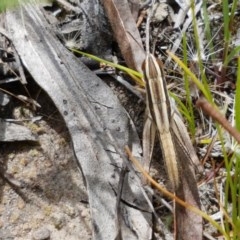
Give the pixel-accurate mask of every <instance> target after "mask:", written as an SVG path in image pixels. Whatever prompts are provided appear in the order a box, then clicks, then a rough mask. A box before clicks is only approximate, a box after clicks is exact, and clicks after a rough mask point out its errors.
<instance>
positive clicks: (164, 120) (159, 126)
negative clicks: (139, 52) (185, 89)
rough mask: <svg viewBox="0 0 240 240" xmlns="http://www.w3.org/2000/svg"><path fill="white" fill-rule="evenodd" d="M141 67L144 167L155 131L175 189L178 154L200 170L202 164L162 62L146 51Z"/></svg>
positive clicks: (176, 185)
mask: <svg viewBox="0 0 240 240" xmlns="http://www.w3.org/2000/svg"><path fill="white" fill-rule="evenodd" d="M143 71H144V79H145V83H146V96H147V97H146V113H147V119H146V120H145V125H144V129H143V158H144V167H145V169H146V170H148V168H149V163H150V159H151V157H152V152H153V147H154V141H155V135H156V132H157V133H158V136H159V142H160V147H161V150H162V156H163V159H164V162H165V166H166V170H167V174H168V177H169V180H170V183H171V186H172V188H173V189H174V190H177V188H178V187H179V184H180V178H181V177H180V176H181V174H180V169H181V164H180V161H179V158H187V159H190V160H191V162H192V163H193V165H194V166H195V167H197V170H198V171H200V172H201V171H202V166H201V165H200V163H199V160H198V157H197V156H196V153H195V150H194V148H193V146H192V143H191V140H190V138H189V135H188V132H187V130H186V127H185V125H184V123H183V121H182V119H181V117H180V115H179V114H178V112H177V109H176V108H175V106H174V105H173V103H172V102H171V99H170V97H169V95H168V91H167V85H166V81H165V78H164V73H163V64H162V62H161V61H160V60H159V59H156V58H155V57H154V56H153V55H152V54H150V53H148V54H147V56H146V59H145V61H144V63H143ZM179 153H180V154H179Z"/></svg>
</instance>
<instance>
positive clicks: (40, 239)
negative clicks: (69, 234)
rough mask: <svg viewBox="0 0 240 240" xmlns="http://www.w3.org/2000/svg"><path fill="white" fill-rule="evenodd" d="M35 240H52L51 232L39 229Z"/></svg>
mask: <svg viewBox="0 0 240 240" xmlns="http://www.w3.org/2000/svg"><path fill="white" fill-rule="evenodd" d="M33 239H34V240H48V239H50V231H49V230H48V229H47V228H45V227H42V228H39V229H37V230H36V231H35V232H34V233H33Z"/></svg>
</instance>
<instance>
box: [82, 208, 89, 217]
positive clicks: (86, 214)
mask: <svg viewBox="0 0 240 240" xmlns="http://www.w3.org/2000/svg"><path fill="white" fill-rule="evenodd" d="M87 216H88V209H84V210H83V211H82V212H81V217H82V218H86V217H87Z"/></svg>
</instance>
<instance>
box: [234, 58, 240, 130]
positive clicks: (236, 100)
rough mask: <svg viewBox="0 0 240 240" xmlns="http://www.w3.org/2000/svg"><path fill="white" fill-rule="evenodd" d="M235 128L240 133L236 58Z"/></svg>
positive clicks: (239, 76) (238, 73) (239, 64)
mask: <svg viewBox="0 0 240 240" xmlns="http://www.w3.org/2000/svg"><path fill="white" fill-rule="evenodd" d="M234 105H235V109H234V112H235V127H236V129H237V130H238V131H240V111H239V109H240V57H238V69H237V83H236V93H235V104H234Z"/></svg>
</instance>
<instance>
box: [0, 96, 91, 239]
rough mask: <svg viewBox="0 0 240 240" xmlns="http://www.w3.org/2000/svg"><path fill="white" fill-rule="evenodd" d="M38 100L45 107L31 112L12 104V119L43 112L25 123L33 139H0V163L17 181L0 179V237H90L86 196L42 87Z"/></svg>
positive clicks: (61, 127)
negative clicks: (10, 182)
mask: <svg viewBox="0 0 240 240" xmlns="http://www.w3.org/2000/svg"><path fill="white" fill-rule="evenodd" d="M39 102H41V103H42V104H43V105H44V106H45V107H43V108H42V110H41V111H40V112H38V113H34V114H33V113H30V112H29V110H28V109H27V108H24V107H23V106H18V107H14V108H13V112H14V115H15V117H16V119H24V118H27V117H32V116H33V115H38V116H43V118H42V120H40V121H37V122H35V123H25V124H26V126H28V127H29V128H30V129H31V130H32V131H33V132H35V133H36V134H37V136H38V138H39V142H38V143H36V144H33V143H29V142H22V143H16V142H15V143H1V148H0V149H1V150H0V152H1V154H0V162H1V164H2V166H1V167H4V168H5V170H6V171H5V173H7V174H8V175H9V179H12V182H15V183H16V185H18V186H16V188H15V187H13V186H10V185H9V184H7V183H6V182H5V181H3V180H2V179H0V197H1V201H0V239H3V240H6V239H9V240H10V239H19V240H20V239H23V240H27V239H50V238H49V237H50V236H51V239H74V240H75V239H90V238H91V224H90V214H89V209H88V197H87V194H86V189H85V186H84V182H83V179H82V174H81V173H80V171H79V169H78V166H77V163H76V161H75V158H74V155H73V151H72V148H71V145H70V139H69V136H68V132H67V129H66V128H65V124H64V122H63V120H62V119H61V116H60V115H59V114H58V112H57V110H56V108H55V107H54V105H53V104H51V100H50V99H49V98H48V97H47V95H46V94H44V93H43V92H41V94H40V95H39ZM24 112H25V114H23V113H24Z"/></svg>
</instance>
